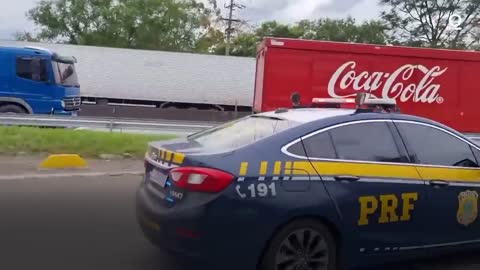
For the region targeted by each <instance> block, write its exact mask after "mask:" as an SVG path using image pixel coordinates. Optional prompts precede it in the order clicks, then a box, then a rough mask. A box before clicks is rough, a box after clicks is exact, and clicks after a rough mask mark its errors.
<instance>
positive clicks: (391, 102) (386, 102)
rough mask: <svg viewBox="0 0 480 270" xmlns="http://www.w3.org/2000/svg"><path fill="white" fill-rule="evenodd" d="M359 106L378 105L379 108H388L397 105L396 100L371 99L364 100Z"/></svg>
mask: <svg viewBox="0 0 480 270" xmlns="http://www.w3.org/2000/svg"><path fill="white" fill-rule="evenodd" d="M359 105H377V106H388V107H394V106H396V105H397V102H396V101H395V99H386V98H371V99H365V100H363V104H359Z"/></svg>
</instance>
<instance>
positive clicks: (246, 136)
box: [188, 116, 300, 149]
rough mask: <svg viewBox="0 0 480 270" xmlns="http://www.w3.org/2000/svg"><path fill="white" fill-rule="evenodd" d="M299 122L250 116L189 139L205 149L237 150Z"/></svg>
mask: <svg viewBox="0 0 480 270" xmlns="http://www.w3.org/2000/svg"><path fill="white" fill-rule="evenodd" d="M299 124H300V123H299V122H295V121H290V120H284V119H277V118H269V117H259V116H248V117H245V118H242V119H240V120H236V121H232V122H229V123H227V124H224V125H221V126H218V127H214V128H211V129H208V130H206V131H202V132H200V133H197V134H194V135H192V136H190V137H188V139H189V140H191V141H195V142H196V143H198V144H200V145H202V146H203V147H208V148H215V149H225V148H237V147H242V146H245V145H248V144H251V143H254V142H256V141H258V140H260V139H263V138H266V137H269V136H272V135H274V134H276V133H279V132H281V131H284V130H286V129H289V128H292V127H295V126H297V125H299Z"/></svg>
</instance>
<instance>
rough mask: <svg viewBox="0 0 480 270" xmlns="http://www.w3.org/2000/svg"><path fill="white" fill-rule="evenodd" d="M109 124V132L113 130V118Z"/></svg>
mask: <svg viewBox="0 0 480 270" xmlns="http://www.w3.org/2000/svg"><path fill="white" fill-rule="evenodd" d="M109 126H110V132H113V120H110V123H109Z"/></svg>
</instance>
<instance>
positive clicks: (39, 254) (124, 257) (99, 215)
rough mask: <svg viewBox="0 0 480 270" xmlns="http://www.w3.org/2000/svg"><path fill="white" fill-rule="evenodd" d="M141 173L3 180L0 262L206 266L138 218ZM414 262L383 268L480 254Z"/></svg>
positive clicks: (52, 268) (447, 266)
mask: <svg viewBox="0 0 480 270" xmlns="http://www.w3.org/2000/svg"><path fill="white" fill-rule="evenodd" d="M139 181H140V177H138V176H136V177H133V176H128V177H104V178H80V177H68V178H55V179H51V180H46V179H37V180H33V179H30V180H29V179H26V180H15V181H9V180H5V181H4V180H2V181H0V237H1V238H0V254H1V255H0V269H15V270H17V269H18V270H23V269H28V270H30V269H37V270H43V269H48V270H76V269H79V270H85V269H89V270H96V269H99V270H110V269H112V270H127V269H128V270H130V269H131V270H134V269H135V270H150V269H152V270H154V269H155V270H184V269H195V270H202V269H205V268H203V267H202V266H201V265H195V266H193V265H188V264H187V263H184V262H179V261H178V260H176V259H175V258H172V257H170V256H168V255H166V254H164V253H162V252H160V251H158V250H157V249H156V248H154V247H153V246H152V245H150V243H149V242H148V241H146V240H145V239H144V238H143V236H142V234H141V232H140V231H139V229H138V227H137V225H136V223H135V218H134V194H135V189H136V187H137V185H138V182H139ZM409 266H412V265H411V264H408V265H402V266H398V265H397V266H396V267H394V266H388V267H382V268H381V270H384V269H389V270H393V269H399V270H400V269H401V270H412V269H415V270H427V269H428V270H430V269H431V270H433V269H435V270H474V269H475V270H477V269H479V268H480V258H478V256H469V257H457V258H455V259H453V258H444V259H443V260H442V261H439V260H434V261H433V263H430V262H429V263H427V264H423V265H420V266H418V267H413V268H411V267H409ZM209 270H210V269H209ZM246 270H248V269H246Z"/></svg>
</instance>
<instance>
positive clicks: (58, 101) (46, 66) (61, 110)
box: [0, 47, 81, 116]
mask: <svg viewBox="0 0 480 270" xmlns="http://www.w3.org/2000/svg"><path fill="white" fill-rule="evenodd" d="M75 63H77V60H76V58H75V57H73V56H61V55H59V54H57V53H55V52H52V51H49V50H47V49H43V48H34V47H23V48H18V47H0V113H16V114H55V115H73V116H76V115H77V113H78V111H79V110H80V105H81V97H80V84H79V82H78V77H77V73H76V70H75Z"/></svg>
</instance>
